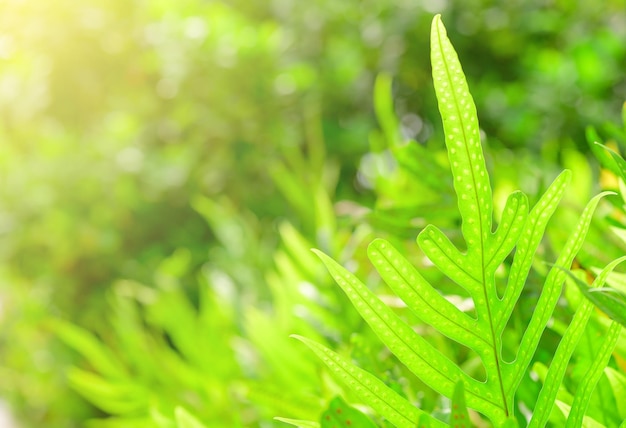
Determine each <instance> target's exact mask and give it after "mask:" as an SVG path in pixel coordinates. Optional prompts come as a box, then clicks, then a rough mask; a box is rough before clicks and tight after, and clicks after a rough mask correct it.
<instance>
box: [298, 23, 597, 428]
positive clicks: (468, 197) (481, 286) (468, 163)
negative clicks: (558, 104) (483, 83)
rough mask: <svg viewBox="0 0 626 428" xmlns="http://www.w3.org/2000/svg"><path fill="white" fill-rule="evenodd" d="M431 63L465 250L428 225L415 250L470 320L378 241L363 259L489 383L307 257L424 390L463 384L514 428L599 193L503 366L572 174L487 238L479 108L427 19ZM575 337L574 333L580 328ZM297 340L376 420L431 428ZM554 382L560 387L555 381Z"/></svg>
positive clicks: (368, 294) (450, 391)
mask: <svg viewBox="0 0 626 428" xmlns="http://www.w3.org/2000/svg"><path fill="white" fill-rule="evenodd" d="M431 55H432V66H433V81H434V85H435V92H436V95H437V99H438V102H439V110H440V112H441V116H442V119H443V125H444V130H445V134H446V147H447V150H448V156H449V159H450V167H451V170H452V176H453V182H454V189H455V192H456V194H457V200H458V208H459V212H460V214H461V221H462V223H461V232H462V235H463V239H464V241H465V247H464V248H457V247H456V246H455V245H454V244H453V243H452V242H451V241H450V239H448V237H447V236H446V235H445V234H444V233H443V232H442V231H441V230H440V229H438V228H437V227H436V226H434V225H429V226H427V227H426V228H424V230H422V232H421V233H420V234H419V236H418V238H417V242H418V244H419V246H420V248H421V249H422V251H423V252H424V254H425V255H426V256H427V257H428V258H429V259H430V261H431V262H432V263H433V264H434V265H435V266H436V267H437V268H438V269H439V270H440V271H441V272H442V273H443V274H445V275H446V276H447V277H448V278H450V279H451V280H453V281H454V282H455V283H457V284H458V285H459V286H461V287H462V288H464V289H465V290H466V291H467V292H468V293H469V294H470V296H471V298H472V300H473V302H474V307H475V311H476V317H475V318H474V317H472V316H470V315H468V314H466V313H464V312H462V311H460V310H459V309H458V308H456V307H455V306H454V305H452V304H451V303H450V302H448V301H447V300H446V299H445V297H443V296H442V295H441V294H440V293H439V292H438V291H437V290H436V289H435V288H434V287H433V286H432V285H431V284H430V283H429V282H428V281H427V280H426V279H425V278H424V277H423V276H421V275H420V273H419V272H418V271H417V270H416V269H415V268H414V267H413V266H412V265H411V264H410V263H409V262H408V261H407V260H406V259H405V258H404V257H403V256H402V255H401V254H400V253H399V252H398V251H397V250H396V249H395V248H393V246H392V245H391V244H390V243H389V242H387V241H384V240H381V239H377V240H375V241H373V242H372V243H371V244H370V246H369V247H368V256H369V258H370V260H371V262H372V264H373V265H374V266H375V267H376V269H377V271H378V272H379V274H380V275H381V277H382V278H383V279H384V281H385V282H386V283H387V284H388V285H389V287H390V288H391V289H392V290H393V291H394V292H395V293H396V294H397V295H398V296H399V297H400V298H401V299H402V300H403V301H404V302H406V304H407V307H408V308H409V309H410V310H411V311H412V312H414V313H415V314H416V315H417V316H418V317H419V318H420V319H421V320H422V321H423V322H425V323H427V324H429V325H431V326H432V327H433V328H435V329H436V330H438V331H439V332H441V333H442V334H444V335H445V336H447V337H449V338H450V339H451V340H454V341H456V342H458V343H460V344H463V345H465V346H467V347H468V348H471V349H473V350H474V351H475V352H476V353H477V354H478V356H479V357H480V359H481V361H482V363H483V366H484V369H485V372H486V374H487V378H486V380H485V381H479V380H477V379H474V378H473V377H471V376H469V375H468V374H467V373H466V372H465V371H463V370H462V369H461V368H460V367H459V366H458V365H457V364H455V363H454V362H453V361H451V360H450V359H449V358H448V357H446V356H445V355H443V354H442V353H441V352H440V351H438V350H437V349H435V348H434V347H433V346H432V345H431V344H430V343H429V342H428V341H426V340H425V339H424V338H423V337H421V336H420V335H419V334H417V333H416V332H415V331H414V329H413V328H412V327H411V326H410V325H408V324H407V323H406V322H405V321H404V320H403V319H402V318H400V317H399V316H398V315H397V314H396V313H395V312H394V311H393V310H391V309H390V308H389V307H387V306H386V305H385V304H384V303H383V302H382V301H381V300H380V299H379V298H378V297H377V296H376V295H375V294H374V293H373V292H372V291H370V290H369V289H368V288H367V287H366V286H365V285H364V284H363V283H362V282H361V281H359V279H358V278H357V277H356V276H355V275H353V274H352V273H351V272H349V271H348V270H346V269H345V268H343V267H342V266H340V265H339V264H338V263H336V262H335V261H334V260H332V259H331V258H330V257H328V256H327V255H325V254H324V253H322V252H320V251H318V250H313V251H314V252H315V253H316V254H317V255H318V256H319V257H320V259H321V260H322V262H323V263H324V264H325V266H326V268H327V269H328V271H329V272H330V274H331V275H332V276H333V278H334V279H335V281H336V282H337V283H338V284H339V286H340V287H341V288H342V289H343V291H344V292H345V293H346V295H347V296H348V298H349V299H350V300H351V302H352V304H353V305H354V307H355V308H356V309H357V311H358V312H359V313H360V315H361V316H362V317H363V319H364V320H365V321H367V323H368V324H369V325H370V327H371V328H372V329H373V331H374V332H375V333H376V334H377V336H378V337H379V338H380V340H381V341H382V342H383V343H384V344H385V345H386V346H387V347H388V348H389V350H390V351H391V352H393V353H394V354H395V355H396V356H397V358H398V359H399V360H400V361H401V362H402V363H403V364H404V365H405V366H406V367H407V368H408V369H409V370H410V371H412V372H413V373H414V374H415V375H416V376H418V377H419V378H420V379H421V380H422V381H423V382H424V383H425V384H427V385H428V386H429V387H431V388H432V389H433V390H435V391H437V392H438V393H440V394H442V395H445V396H447V397H453V395H454V391H455V386H456V385H458V384H461V385H462V387H463V388H464V390H465V393H464V397H465V401H466V403H467V406H468V407H469V408H473V409H475V410H477V411H479V412H480V413H482V414H483V415H485V416H487V417H488V418H489V419H490V420H491V421H492V422H493V424H494V425H495V426H505V425H515V419H514V417H513V403H514V398H515V393H516V391H517V388H518V386H519V384H520V382H521V379H522V377H523V376H524V374H525V373H526V370H527V368H528V366H529V364H530V362H531V359H532V356H533V354H534V352H535V350H536V348H537V346H538V343H539V339H540V337H541V335H542V333H543V331H544V329H545V327H546V324H547V323H548V321H549V318H550V316H551V314H552V312H553V310H554V307H555V305H556V302H557V300H558V298H559V296H560V293H561V290H562V284H563V282H564V280H565V275H566V274H565V273H564V272H563V270H562V269H564V268H568V267H569V266H570V264H571V262H572V260H573V258H574V257H575V255H576V253H577V252H578V251H579V250H580V248H581V246H582V243H583V240H584V237H585V235H586V233H587V230H588V228H589V224H590V222H591V217H592V214H593V212H594V210H595V208H596V206H597V204H598V202H599V200H600V198H601V197H602V196H604V194H601V195H598V196H597V197H595V198H594V199H592V200H591V201H590V202H589V204H588V205H587V207H586V208H585V209H584V211H583V213H582V214H581V217H580V220H579V222H578V224H577V225H576V227H575V229H574V230H573V232H572V234H571V236H570V238H569V240H568V241H567V243H566V244H565V246H564V248H563V250H562V253H561V254H560V256H559V257H558V259H557V261H556V264H555V266H554V267H553V268H552V269H551V270H550V271H549V273H548V275H547V277H546V280H545V283H544V286H543V288H542V292H541V295H540V297H539V300H538V302H537V306H536V310H535V312H534V313H533V315H532V318H531V322H530V324H529V326H528V328H527V330H526V331H525V332H524V334H523V337H522V340H521V344H520V347H519V349H518V351H517V356H516V358H515V359H514V360H513V361H510V362H508V361H505V360H504V359H503V357H502V347H503V345H502V334H503V333H504V331H505V328H506V325H507V323H508V320H509V318H510V315H511V313H512V311H513V308H514V307H515V303H516V302H517V300H518V298H519V296H520V294H521V292H522V289H523V287H524V284H525V282H526V278H527V276H528V274H529V271H530V268H531V264H532V261H533V258H534V255H535V252H536V250H537V248H538V246H539V244H540V242H541V239H542V237H543V234H544V231H545V227H546V225H547V222H548V220H549V219H550V217H551V215H552V214H553V213H554V211H555V209H556V207H557V205H558V203H559V201H560V200H561V198H562V196H563V193H564V190H565V186H566V184H567V182H568V181H569V178H570V173H569V172H567V171H566V172H564V173H562V174H561V175H559V176H558V177H557V178H556V179H555V180H554V182H553V183H552V184H551V185H550V187H549V188H548V189H547V191H546V192H545V193H544V194H543V195H542V196H541V198H540V199H539V201H538V202H537V204H536V205H535V206H534V207H533V208H532V209H531V210H530V211H529V204H528V199H527V197H526V195H524V194H523V193H522V192H513V193H512V194H511V195H510V196H509V197H508V199H507V202H506V205H505V207H504V211H503V213H502V216H501V221H500V223H499V224H498V227H497V228H496V229H495V230H494V227H493V200H492V191H491V187H490V183H489V175H488V173H487V169H486V166H485V161H484V157H483V152H482V148H481V142H480V135H479V127H478V119H477V116H476V107H475V105H474V101H473V99H472V97H471V95H470V92H469V89H468V86H467V83H466V80H465V76H464V74H463V71H462V69H461V65H460V63H459V60H458V57H457V54H456V52H455V51H454V48H453V47H452V44H451V43H450V41H449V40H448V38H447V35H446V30H445V28H444V26H443V24H442V22H441V19H440V17H439V16H436V17H435V18H434V20H433V24H432V30H431ZM514 248H515V255H514V258H513V262H512V265H511V269H510V274H509V278H508V281H507V284H506V288H505V291H504V293H503V295H502V296H499V295H498V291H497V288H496V270H497V269H498V267H499V266H500V265H501V264H502V263H504V261H505V259H506V257H508V255H509V254H510V253H511V252H512V251H513V249H514ZM581 325H582V324H581ZM574 329H575V330H576V331H578V329H579V327H574ZM299 339H300V340H302V341H303V342H305V344H307V346H309V347H310V348H311V349H312V350H313V351H314V352H315V353H316V354H318V356H320V357H321V358H322V359H323V360H324V361H325V363H326V364H327V365H328V366H329V367H330V369H331V371H333V372H335V373H336V374H337V375H339V376H340V377H343V379H344V380H345V381H346V383H347V384H348V385H350V386H351V387H352V388H353V389H354V390H355V391H356V392H357V393H358V394H360V397H361V398H362V399H363V400H364V402H365V403H367V404H369V405H371V406H372V407H373V408H374V409H375V410H377V411H381V410H382V411H384V412H385V414H384V416H385V417H387V418H388V419H389V421H390V422H392V423H394V424H396V425H397V426H411V427H415V426H416V424H418V425H419V426H422V425H424V426H436V425H434V424H435V422H434V421H436V420H435V419H433V418H430V417H428V415H426V414H425V413H424V412H422V411H419V410H417V409H415V408H413V407H411V406H410V405H409V403H407V402H406V400H404V399H401V398H400V397H398V396H395V395H393V394H395V393H393V394H391V393H392V391H391V390H389V389H388V388H387V387H385V386H384V385H383V384H382V382H380V381H379V380H377V379H376V378H375V377H373V376H372V375H370V374H368V373H366V372H363V371H362V370H360V369H358V368H357V367H355V366H353V365H351V364H350V363H348V362H346V361H344V360H342V359H341V358H340V357H339V356H338V355H336V354H334V353H333V352H332V351H330V350H328V349H326V348H324V347H323V346H321V345H318V344H316V343H315V342H312V341H310V340H308V339H303V338H299ZM566 348H567V346H566ZM564 349H565V348H564ZM568 353H569V349H567V350H566V351H563V354H564V356H563V360H565V356H566V355H567V354H568ZM567 359H569V356H567ZM555 370H556V369H555ZM555 373H556V372H555ZM553 377H554V379H557V378H558V376H556V375H553ZM550 382H551V384H549V385H546V386H547V387H550V388H553V387H554V386H555V385H554V384H555V382H556V380H553V381H550ZM547 383H548V382H546V384H547ZM374 384H375V385H377V388H379V389H377V390H376V391H374V390H372V387H371V385H374ZM380 391H384V393H385V394H386V395H389V396H390V397H393V400H394V401H393V402H394V404H393V405H390V404H389V403H388V402H385V404H384V405H382V404H381V398H380V395H379V392H380ZM550 395H551V394H550ZM407 406H408V407H407ZM381 414H383V413H381Z"/></svg>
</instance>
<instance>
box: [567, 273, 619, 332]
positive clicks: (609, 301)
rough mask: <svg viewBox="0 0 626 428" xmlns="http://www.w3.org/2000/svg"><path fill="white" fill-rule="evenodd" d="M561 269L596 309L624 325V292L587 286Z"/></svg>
mask: <svg viewBox="0 0 626 428" xmlns="http://www.w3.org/2000/svg"><path fill="white" fill-rule="evenodd" d="M559 269H562V268H559ZM562 270H563V272H565V273H567V274H568V275H569V277H570V278H571V280H572V281H573V282H574V284H576V286H577V287H578V289H579V290H580V291H581V293H582V294H583V295H584V296H585V297H586V298H587V299H589V300H590V301H591V302H592V303H593V304H594V305H596V307H598V309H600V310H601V311H602V312H604V313H605V314H606V315H607V316H608V317H609V318H611V319H612V320H613V321H616V322H618V323H620V324H621V325H623V326H626V294H623V293H621V292H620V291H618V290H616V289H614V288H611V287H601V288H589V286H588V285H587V284H586V283H585V282H583V281H581V280H580V279H579V278H577V277H576V276H574V275H573V274H572V273H571V272H570V271H568V270H565V269H562Z"/></svg>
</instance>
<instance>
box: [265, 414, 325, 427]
mask: <svg viewBox="0 0 626 428" xmlns="http://www.w3.org/2000/svg"><path fill="white" fill-rule="evenodd" d="M274 419H275V420H277V421H281V422H284V423H286V424H289V425H293V426H296V427H299V428H320V424H319V422H312V421H303V420H300V419H288V418H278V417H277V418H274Z"/></svg>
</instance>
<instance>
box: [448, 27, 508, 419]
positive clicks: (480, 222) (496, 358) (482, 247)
mask: <svg viewBox="0 0 626 428" xmlns="http://www.w3.org/2000/svg"><path fill="white" fill-rule="evenodd" d="M440 19H441V18H440ZM437 38H438V41H439V49H440V50H441V52H440V53H441V61H442V62H443V63H444V70H445V73H446V75H447V76H448V81H449V82H450V83H452V77H451V76H450V71H449V70H450V69H449V67H448V63H447V61H446V56H445V55H444V52H443V41H442V38H441V28H439V26H437ZM459 67H460V65H459ZM450 88H451V89H450V92H451V95H452V98H453V99H454V108H455V109H456V112H457V117H458V118H459V121H460V122H461V126H460V128H461V133H462V134H463V141H464V142H465V144H464V146H463V148H464V150H465V153H466V155H467V161H468V162H469V165H470V168H469V170H470V174H471V177H472V182H473V183H474V186H473V187H472V190H473V192H474V198H475V201H476V210H477V212H478V228H479V232H480V237H479V243H480V262H481V268H482V269H481V274H482V283H483V294H484V298H485V306H486V308H487V316H488V321H487V322H489V330H490V332H491V340H492V346H493V357H494V361H495V364H496V369H497V376H498V384H499V388H500V394H501V396H502V404H503V406H504V408H503V410H504V414H505V417H507V418H508V417H509V410H508V404H507V399H506V394H505V391H504V384H503V379H502V373H501V369H500V359H499V355H498V347H497V346H496V335H495V330H494V324H493V320H492V318H491V305H490V301H489V296H488V293H487V278H486V272H485V258H484V255H485V242H484V233H483V232H484V231H483V227H484V225H483V215H482V207H481V205H480V203H479V202H480V198H479V197H478V189H477V187H476V176H475V174H474V164H473V162H472V157H471V156H470V153H469V149H468V147H467V141H468V140H467V134H466V129H465V126H464V125H465V122H464V120H463V115H462V114H461V111H460V109H459V103H458V102H457V101H458V100H457V95H456V91H455V90H454V87H453V85H450ZM478 144H480V141H479V142H478ZM459 203H460V200H459ZM489 233H491V231H489ZM468 252H469V246H468ZM479 322H480V320H479ZM488 381H489V377H487V382H488Z"/></svg>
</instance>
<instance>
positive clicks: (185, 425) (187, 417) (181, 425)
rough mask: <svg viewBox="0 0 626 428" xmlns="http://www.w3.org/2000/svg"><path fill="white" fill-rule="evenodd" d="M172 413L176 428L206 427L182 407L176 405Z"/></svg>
mask: <svg viewBox="0 0 626 428" xmlns="http://www.w3.org/2000/svg"><path fill="white" fill-rule="evenodd" d="M174 414H175V415H176V423H177V424H178V428H207V427H206V425H204V424H203V423H202V422H200V421H199V420H198V419H196V417H195V416H193V415H192V414H191V413H189V412H188V411H187V410H185V408H183V407H176V410H175V411H174Z"/></svg>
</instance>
